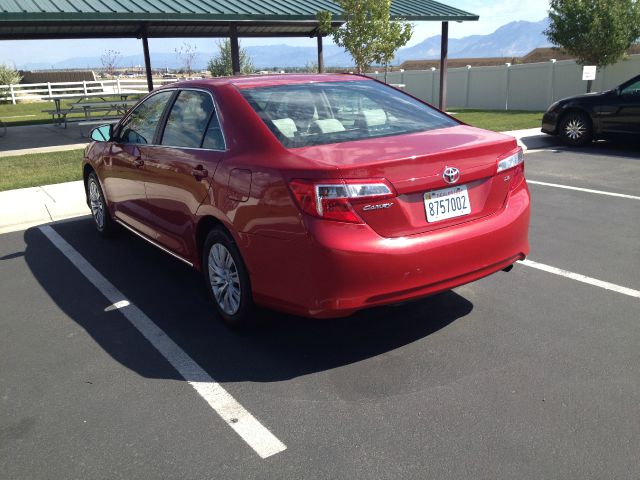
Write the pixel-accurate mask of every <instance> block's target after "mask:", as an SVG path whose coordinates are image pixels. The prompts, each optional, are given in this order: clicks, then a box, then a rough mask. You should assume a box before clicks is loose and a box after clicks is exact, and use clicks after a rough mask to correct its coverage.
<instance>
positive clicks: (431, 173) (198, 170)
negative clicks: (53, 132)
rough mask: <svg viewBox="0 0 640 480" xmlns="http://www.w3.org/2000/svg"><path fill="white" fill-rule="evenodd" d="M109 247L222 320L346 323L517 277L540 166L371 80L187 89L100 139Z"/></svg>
mask: <svg viewBox="0 0 640 480" xmlns="http://www.w3.org/2000/svg"><path fill="white" fill-rule="evenodd" d="M91 136H92V139H93V142H92V143H91V144H90V145H89V146H88V147H87V149H86V153H85V161H84V166H83V168H84V181H85V186H86V194H87V203H88V204H89V206H90V208H91V212H92V214H93V218H94V221H95V226H96V228H97V230H98V231H99V232H100V233H101V234H103V235H105V236H108V235H111V234H112V233H113V232H114V230H115V229H116V227H118V226H122V227H125V228H126V229H128V230H130V231H132V232H133V233H135V234H137V235H139V236H140V237H142V238H144V239H145V240H147V241H148V242H149V243H151V244H153V245H155V246H156V247H158V248H160V249H162V250H164V251H165V252H167V253H168V254H170V255H173V256H174V257H176V258H178V259H179V260H181V261H183V262H185V263H187V264H188V265H190V266H192V267H194V268H195V269H197V270H199V271H201V272H202V276H203V279H204V284H205V286H206V289H207V292H208V295H209V296H210V298H211V301H212V304H213V306H214V308H215V309H216V310H217V313H218V316H219V317H220V318H222V319H223V320H224V321H225V322H226V323H227V324H228V325H230V326H232V327H237V328H240V327H244V326H247V325H248V324H250V323H251V321H252V319H253V318H254V315H253V314H252V312H253V309H254V306H256V305H260V306H264V307H268V308H272V309H277V310H281V311H285V312H289V313H293V314H296V315H302V316H307V317H316V318H331V317H340V316H346V315H349V314H351V313H353V312H355V311H357V310H360V309H364V308H368V307H373V306H377V305H385V304H394V303H399V302H404V301H407V300H411V299H416V298H420V297H424V296H427V295H432V294H434V293H437V292H441V291H444V290H448V289H451V288H454V287H457V286H459V285H462V284H465V283H468V282H471V281H474V280H477V279H479V278H482V277H485V276H487V275H489V274H492V273H494V272H497V271H500V270H509V269H510V267H511V265H512V264H513V263H514V262H516V261H517V260H520V259H523V258H525V256H526V255H527V254H528V251H529V243H528V226H529V191H528V189H527V184H526V181H525V179H524V163H523V161H524V157H523V154H522V150H521V149H520V148H519V147H518V146H517V144H516V141H515V140H514V139H513V138H511V137H508V136H505V135H502V134H498V133H493V132H489V131H486V130H481V129H478V128H474V127H471V126H468V125H465V124H462V123H461V122H459V121H458V120H455V119H454V118H452V117H450V116H448V115H447V114H445V113H443V112H440V111H438V110H437V109H435V108H433V107H432V106H430V105H428V104H426V103H425V102H423V101H421V100H418V99H416V98H414V97H412V96H410V95H408V94H406V93H404V92H402V91H400V90H397V89H395V88H392V87H390V86H387V85H385V84H383V83H381V82H378V81H376V80H373V79H369V78H367V77H361V76H356V75H265V76H246V77H228V78H219V79H213V80H196V81H189V82H181V83H175V84H172V85H171V86H168V87H164V88H160V89H157V90H154V91H153V92H151V93H149V95H148V96H146V97H145V98H144V99H143V100H142V101H140V102H139V103H138V105H136V106H135V107H134V108H133V109H132V110H131V111H130V112H129V113H128V114H127V115H126V116H125V117H124V118H122V120H120V122H119V123H117V124H116V125H114V126H111V125H104V126H101V127H98V128H97V129H95V130H94V131H93V132H92V134H91Z"/></svg>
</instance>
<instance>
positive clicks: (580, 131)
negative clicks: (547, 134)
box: [564, 118, 587, 140]
mask: <svg viewBox="0 0 640 480" xmlns="http://www.w3.org/2000/svg"><path fill="white" fill-rule="evenodd" d="M564 131H565V134H566V135H567V137H569V138H570V139H571V140H579V139H580V138H582V137H583V136H584V134H585V132H586V131H587V126H586V125H585V124H584V122H583V121H582V120H579V119H577V118H576V119H572V120H570V121H569V122H567V125H566V126H565V127H564Z"/></svg>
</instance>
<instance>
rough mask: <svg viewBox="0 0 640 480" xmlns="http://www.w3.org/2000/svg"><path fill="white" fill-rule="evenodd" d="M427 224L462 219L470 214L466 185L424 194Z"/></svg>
mask: <svg viewBox="0 0 640 480" xmlns="http://www.w3.org/2000/svg"><path fill="white" fill-rule="evenodd" d="M424 208H425V210H426V212H427V222H429V223H432V222H440V221H441V220H447V219H448V218H455V217H462V216H463V215H469V214H470V213H471V203H470V202H469V192H467V186H466V185H458V186H457V187H450V188H443V189H442V190H434V191H433V192H427V193H425V194H424Z"/></svg>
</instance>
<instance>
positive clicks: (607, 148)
mask: <svg viewBox="0 0 640 480" xmlns="http://www.w3.org/2000/svg"><path fill="white" fill-rule="evenodd" d="M552 148H553V150H551V152H553V153H554V154H559V155H561V154H563V153H572V154H580V155H591V156H602V155H607V156H611V157H620V158H627V159H630V160H640V144H639V143H638V141H637V140H636V141H634V140H633V139H628V138H620V139H616V140H598V141H595V142H593V143H591V144H589V145H587V146H584V147H567V146H564V145H562V144H559V145H557V146H555V147H552Z"/></svg>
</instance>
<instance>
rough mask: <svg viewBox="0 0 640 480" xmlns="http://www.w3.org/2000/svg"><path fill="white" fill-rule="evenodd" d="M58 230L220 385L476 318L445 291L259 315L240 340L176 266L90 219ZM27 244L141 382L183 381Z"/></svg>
mask: <svg viewBox="0 0 640 480" xmlns="http://www.w3.org/2000/svg"><path fill="white" fill-rule="evenodd" d="M53 228H54V229H55V231H56V232H57V233H58V234H60V235H61V236H62V237H63V238H64V239H65V240H66V241H67V242H68V243H69V244H71V245H72V246H73V248H74V249H75V250H76V251H77V252H78V253H80V255H82V256H83V257H84V258H85V259H86V260H87V261H88V262H89V263H90V264H91V265H92V266H93V267H94V268H96V269H97V270H98V271H99V272H100V273H101V274H102V275H103V276H104V277H106V278H107V279H108V280H109V281H110V282H111V283H112V284H113V285H115V287H116V288H117V289H118V290H119V291H120V292H122V293H123V294H124V295H125V296H126V298H127V299H128V300H129V301H130V302H132V303H134V304H135V305H136V306H137V307H138V308H139V309H140V310H142V311H143V312H144V313H145V314H146V315H147V316H148V317H149V318H150V319H152V321H153V322H154V323H155V324H156V325H157V326H158V327H160V328H161V329H162V330H163V331H164V332H165V333H166V334H167V335H168V336H169V337H171V339H172V340H173V341H174V342H176V343H177V344H178V345H179V346H180V347H181V348H182V349H183V350H184V351H185V352H186V353H187V354H188V355H189V356H190V357H191V358H193V359H194V360H195V361H196V362H197V363H198V364H199V365H200V366H201V367H202V368H203V369H205V370H206V371H207V372H208V373H209V374H210V375H211V376H212V377H213V378H215V379H216V380H217V381H220V382H233V381H254V382H275V381H280V380H285V379H291V378H295V377H299V376H302V375H307V374H310V373H314V372H321V371H325V370H329V369H333V368H336V367H340V366H343V365H347V364H351V363H354V362H359V361H361V360H364V359H368V358H371V357H375V356H377V355H381V354H383V353H385V352H389V351H391V350H395V349H398V348H400V347H402V346H404V345H407V344H410V343H413V342H416V341H420V340H422V339H424V338H426V337H429V336H430V335H432V334H433V333H435V332H437V331H439V330H441V329H443V328H445V327H447V326H448V325H449V324H451V323H452V322H454V321H456V320H457V319H459V318H462V317H465V316H466V315H468V314H469V313H470V312H471V311H472V309H473V304H472V303H471V302H469V301H468V300H467V299H465V298H463V297H461V296H460V295H458V294H456V293H455V292H452V291H449V292H445V293H442V294H439V295H435V296H432V297H428V298H425V299H422V300H420V301H415V302H411V303H407V304H403V305H399V306H393V307H380V308H373V309H369V310H365V311H361V312H358V313H356V314H354V315H352V316H351V317H348V318H343V319H334V320H310V319H306V318H300V317H295V316H291V315H286V314H282V313H278V312H275V311H268V310H260V311H258V313H257V315H258V317H259V327H257V328H256V329H255V330H253V331H251V332H248V333H244V334H238V333H235V332H232V331H230V330H229V329H227V328H226V327H225V326H224V325H222V323H221V322H220V321H219V320H218V319H217V318H216V315H215V313H214V312H213V308H212V307H211V306H210V305H209V303H208V300H207V298H206V292H205V290H204V287H203V284H202V281H201V279H200V276H199V274H198V273H197V272H195V271H194V270H192V269H191V268H189V267H188V266H186V265H184V264H182V263H181V262H179V261H178V260H175V259H173V258H172V257H170V256H169V255H166V254H165V253H163V252H161V251H159V250H158V249H155V248H153V247H151V246H149V245H148V244H147V243H146V242H144V241H143V240H141V239H139V238H137V237H135V236H133V235H132V234H130V233H128V232H124V231H123V232H121V233H120V234H119V235H118V236H117V237H116V238H114V239H110V240H106V239H103V238H101V237H100V236H99V235H98V234H97V233H96V232H95V230H94V228H93V223H92V221H91V219H88V218H83V219H79V220H73V221H66V222H64V223H59V224H56V225H53ZM25 241H26V245H27V246H26V250H25V259H26V262H27V265H28V266H29V268H30V270H31V272H32V273H33V275H34V276H35V278H36V279H37V280H38V282H39V283H40V285H41V286H42V288H43V289H44V291H45V292H46V293H47V294H48V295H49V296H50V297H51V299H52V300H53V301H54V302H55V304H56V305H57V306H58V307H59V308H60V309H61V310H62V311H63V312H64V314H66V315H67V316H68V317H69V318H70V319H72V320H73V321H75V322H76V323H77V324H78V325H79V326H80V327H82V328H83V329H84V330H85V331H86V332H87V334H89V335H90V336H91V337H92V338H93V340H94V341H95V342H96V343H97V344H98V345H100V347H101V348H102V349H104V351H106V352H107V353H108V354H110V355H111V357H113V358H114V359H115V360H117V361H118V362H120V363H121V364H122V365H124V366H125V367H127V368H129V369H131V370H133V371H135V372H137V373H138V374H140V375H142V376H144V377H149V378H171V379H181V378H182V377H180V376H179V375H178V373H177V372H176V371H175V370H174V369H173V368H172V367H170V366H169V364H168V363H167V362H166V361H165V360H164V359H163V358H162V357H161V355H160V353H159V352H157V351H156V350H155V349H154V348H153V347H152V345H151V344H150V343H148V342H147V341H146V340H145V339H144V337H143V336H142V334H140V333H139V332H138V331H137V330H136V329H135V328H134V327H133V326H132V325H131V324H130V323H129V322H128V320H127V319H126V318H125V317H124V316H123V315H122V314H121V313H120V312H118V311H117V309H113V308H110V306H109V302H108V301H107V300H106V298H105V297H103V296H102V295H101V294H100V293H99V292H98V290H97V289H96V288H95V287H94V286H93V285H91V284H90V282H89V281H88V280H87V279H86V278H85V277H84V276H83V275H82V274H81V273H80V272H79V271H78V270H77V269H76V268H75V267H74V266H73V265H72V264H71V262H69V260H68V259H67V258H65V256H64V255H63V254H62V253H61V252H60V251H59V250H58V249H57V248H56V247H55V246H54V245H53V244H52V243H51V242H50V241H49V240H48V239H47V238H46V237H45V236H44V234H43V233H42V231H40V229H38V228H32V229H30V230H27V231H26V232H25ZM187 380H192V379H187Z"/></svg>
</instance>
